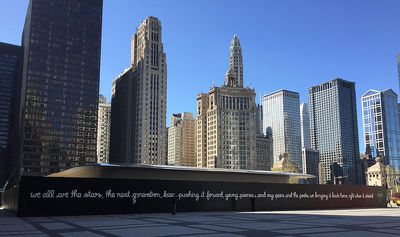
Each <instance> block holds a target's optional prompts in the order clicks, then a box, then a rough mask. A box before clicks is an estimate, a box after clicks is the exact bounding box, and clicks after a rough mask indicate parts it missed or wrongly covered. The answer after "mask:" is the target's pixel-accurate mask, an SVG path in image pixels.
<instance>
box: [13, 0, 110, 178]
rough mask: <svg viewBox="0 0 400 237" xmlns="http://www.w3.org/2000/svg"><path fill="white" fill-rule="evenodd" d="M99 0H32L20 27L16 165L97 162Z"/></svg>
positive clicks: (24, 169) (53, 168)
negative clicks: (18, 130) (18, 129)
mask: <svg viewBox="0 0 400 237" xmlns="http://www.w3.org/2000/svg"><path fill="white" fill-rule="evenodd" d="M102 8H103V3H102V0H84V1H81V0H59V1H53V0H31V1H30V2H29V6H28V12H27V16H26V20H25V26H24V30H23V37H22V45H23V47H24V66H23V77H22V87H21V88H22V89H21V90H22V91H21V93H22V97H21V98H22V99H21V119H22V121H21V122H22V125H21V139H20V144H19V145H20V158H21V162H20V168H21V173H23V174H27V175H46V174H49V173H53V172H58V171H61V170H65V169H68V168H70V167H73V166H78V165H86V164H93V163H95V162H96V160H97V157H96V133H97V108H98V94H99V72H100V48H101V27H102Z"/></svg>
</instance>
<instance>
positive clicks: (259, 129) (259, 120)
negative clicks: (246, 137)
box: [256, 104, 264, 134]
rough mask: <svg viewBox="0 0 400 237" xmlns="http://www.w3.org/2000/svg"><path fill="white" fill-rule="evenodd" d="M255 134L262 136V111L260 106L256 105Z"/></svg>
mask: <svg viewBox="0 0 400 237" xmlns="http://www.w3.org/2000/svg"><path fill="white" fill-rule="evenodd" d="M256 126H257V127H256V132H257V134H264V131H263V110H262V105H261V104H257V106H256Z"/></svg>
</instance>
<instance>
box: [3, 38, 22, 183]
mask: <svg viewBox="0 0 400 237" xmlns="http://www.w3.org/2000/svg"><path fill="white" fill-rule="evenodd" d="M21 61H22V47H21V46H16V45H11V44H6V43H0V188H2V187H3V185H4V183H5V182H6V180H7V178H8V176H9V175H10V172H12V168H11V167H12V164H14V163H15V159H14V160H13V159H12V157H11V155H12V152H13V149H14V146H13V145H14V144H13V143H14V142H15V139H14V138H15V137H16V133H17V127H16V125H17V124H16V122H17V121H18V120H17V117H16V114H17V111H16V106H17V103H18V101H19V98H18V90H17V88H18V86H19V84H20V81H21ZM14 158H15V157H14Z"/></svg>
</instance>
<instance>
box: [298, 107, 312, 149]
mask: <svg viewBox="0 0 400 237" xmlns="http://www.w3.org/2000/svg"><path fill="white" fill-rule="evenodd" d="M300 124H301V147H302V148H303V147H305V148H310V147H311V143H310V117H309V115H308V105H307V103H302V104H300Z"/></svg>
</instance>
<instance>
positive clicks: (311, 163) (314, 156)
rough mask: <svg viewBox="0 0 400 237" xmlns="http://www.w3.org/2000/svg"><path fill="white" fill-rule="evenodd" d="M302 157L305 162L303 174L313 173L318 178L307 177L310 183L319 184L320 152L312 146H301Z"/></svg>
mask: <svg viewBox="0 0 400 237" xmlns="http://www.w3.org/2000/svg"><path fill="white" fill-rule="evenodd" d="M301 158H302V163H303V174H311V175H314V176H315V177H316V178H314V179H307V181H308V183H310V184H318V177H319V174H318V163H319V152H318V151H316V150H313V149H311V148H306V147H302V148H301Z"/></svg>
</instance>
